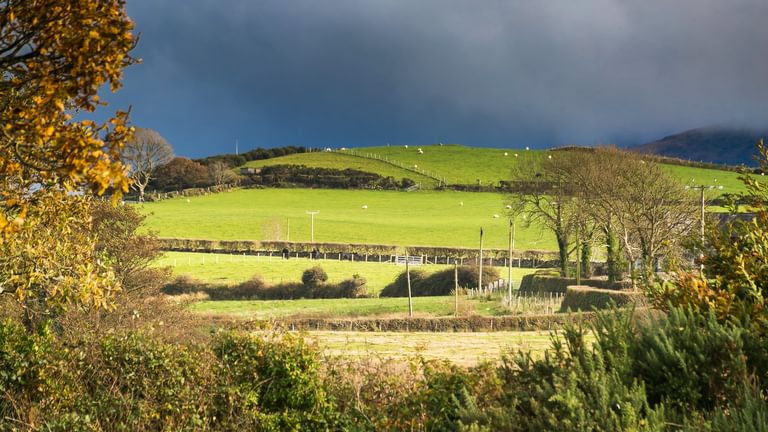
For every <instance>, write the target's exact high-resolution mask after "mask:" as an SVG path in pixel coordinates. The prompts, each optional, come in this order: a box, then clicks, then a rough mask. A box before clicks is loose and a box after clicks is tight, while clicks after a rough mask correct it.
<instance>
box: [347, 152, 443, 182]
mask: <svg viewBox="0 0 768 432" xmlns="http://www.w3.org/2000/svg"><path fill="white" fill-rule="evenodd" d="M338 151H339V152H340V153H344V154H348V155H352V156H357V157H361V158H365V159H375V160H378V161H381V162H384V163H386V164H389V165H392V166H395V167H398V168H401V169H404V170H406V171H410V172H414V173H416V174H421V175H423V176H425V177H429V178H431V179H433V180H436V181H437V183H438V185H445V184H448V183H447V180H446V178H445V177H443V176H440V175H438V174H437V173H435V172H432V171H429V170H425V169H421V168H419V167H418V166H416V165H408V164H405V163H403V162H400V161H398V160H395V159H390V158H388V157H387V156H382V155H380V154H377V153H368V152H360V151H357V150H338Z"/></svg>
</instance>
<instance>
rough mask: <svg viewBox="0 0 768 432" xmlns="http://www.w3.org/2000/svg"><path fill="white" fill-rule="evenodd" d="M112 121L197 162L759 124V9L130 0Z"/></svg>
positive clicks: (663, 3)
mask: <svg viewBox="0 0 768 432" xmlns="http://www.w3.org/2000/svg"><path fill="white" fill-rule="evenodd" d="M128 13H129V15H131V17H132V18H133V19H134V20H135V22H136V28H137V31H138V32H140V34H141V39H140V42H139V45H138V47H137V49H136V51H135V54H136V56H137V57H140V58H141V59H142V64H140V65H136V66H132V67H130V68H129V69H128V70H126V74H125V81H124V84H125V86H124V88H123V89H122V90H121V91H120V92H119V93H118V94H116V95H110V96H109V98H108V99H109V100H110V102H111V104H110V107H111V108H122V107H126V106H128V105H130V106H132V119H133V123H134V124H135V125H137V126H142V127H148V128H152V129H155V130H157V131H158V132H160V133H161V134H162V135H163V136H165V137H166V139H168V141H169V142H170V143H171V144H172V145H173V146H174V148H175V149H176V152H177V154H180V155H184V156H189V157H199V156H204V155H209V154H217V153H225V152H228V153H232V152H234V143H235V140H236V139H237V140H239V143H240V150H241V151H244V150H247V149H250V148H254V147H272V146H282V145H303V146H313V147H314V146H332V147H339V146H346V147H357V146H368V145H384V144H386V143H388V142H389V143H392V144H398V143H399V144H402V143H419V144H427V143H436V142H444V143H461V144H465V145H472V146H484V147H524V146H526V145H528V146H531V147H549V146H557V145H564V144H595V143H618V144H622V145H627V144H633V143H641V142H645V141H649V140H653V139H656V138H659V137H661V136H663V135H665V134H669V133H674V132H679V131H683V130H685V129H689V128H694V127H700V126H707V125H713V124H728V125H737V126H751V127H765V126H766V125H768V121H767V120H768V119H766V112H767V111H766V100H767V98H766V97H767V96H768V84H767V81H766V80H768V55H766V54H767V53H768V24H766V22H768V1H766V0H743V1H742V0H673V1H670V0H579V1H574V0H475V1H471V0H270V1H268V0H128Z"/></svg>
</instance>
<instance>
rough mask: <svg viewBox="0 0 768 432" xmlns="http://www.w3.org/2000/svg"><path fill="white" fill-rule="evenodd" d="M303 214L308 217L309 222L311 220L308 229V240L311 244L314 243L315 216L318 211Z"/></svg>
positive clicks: (308, 211)
mask: <svg viewBox="0 0 768 432" xmlns="http://www.w3.org/2000/svg"><path fill="white" fill-rule="evenodd" d="M305 213H306V214H308V215H309V216H310V220H311V222H310V228H309V232H310V239H311V242H312V243H314V242H315V215H316V214H318V213H320V210H307V211H306V212H305Z"/></svg>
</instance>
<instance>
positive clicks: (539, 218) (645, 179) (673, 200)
mask: <svg viewBox="0 0 768 432" xmlns="http://www.w3.org/2000/svg"><path fill="white" fill-rule="evenodd" d="M522 162H523V163H519V164H517V166H516V167H515V168H514V169H513V171H512V175H511V179H510V182H509V187H510V191H511V192H510V195H509V203H510V207H511V210H510V214H511V216H512V217H515V218H516V217H518V216H520V215H522V216H523V217H524V221H525V223H526V224H528V225H530V224H532V223H534V222H537V223H539V224H541V225H542V226H544V227H546V228H547V229H548V230H550V231H551V232H552V233H553V234H554V235H555V238H556V239H557V245H558V250H559V255H560V261H561V269H560V271H561V273H562V274H563V275H567V274H568V273H569V272H570V269H569V265H568V263H569V258H570V256H571V254H572V253H575V255H576V262H577V271H578V270H582V271H581V273H588V271H589V268H588V266H589V262H590V261H591V259H590V258H591V250H592V247H594V246H595V245H597V244H599V243H602V244H603V245H604V246H605V254H606V259H607V263H608V266H607V267H608V276H609V279H611V280H612V281H613V280H617V279H621V278H622V276H623V272H624V269H625V268H626V263H627V262H628V263H629V266H630V270H631V271H632V273H634V271H635V270H640V273H641V274H643V275H646V276H647V275H649V274H650V272H651V271H652V270H653V269H654V268H656V267H657V266H658V265H659V262H660V260H661V259H662V258H663V257H669V256H674V255H675V254H677V253H679V252H680V251H681V245H682V243H683V241H684V240H685V239H687V238H688V236H689V235H690V234H691V232H692V229H693V228H694V227H695V226H696V223H697V222H698V218H697V217H696V214H697V209H698V206H697V204H696V202H695V200H694V199H693V197H692V196H690V194H689V192H687V191H686V190H685V188H684V187H683V185H681V184H680V183H679V181H677V180H676V179H674V178H673V177H671V176H670V175H669V174H667V173H666V172H665V171H664V170H663V169H662V168H661V167H660V166H659V165H658V164H656V163H653V162H651V161H648V160H646V159H645V158H644V157H643V156H642V155H638V154H636V153H632V152H628V151H624V150H620V149H616V148H612V147H603V148H597V149H590V150H588V151H586V150H580V149H574V150H570V151H567V152H566V151H562V152H556V153H553V154H552V155H549V156H548V157H547V158H541V159H540V158H537V159H531V160H529V161H522ZM636 263H640V267H639V268H637V266H636Z"/></svg>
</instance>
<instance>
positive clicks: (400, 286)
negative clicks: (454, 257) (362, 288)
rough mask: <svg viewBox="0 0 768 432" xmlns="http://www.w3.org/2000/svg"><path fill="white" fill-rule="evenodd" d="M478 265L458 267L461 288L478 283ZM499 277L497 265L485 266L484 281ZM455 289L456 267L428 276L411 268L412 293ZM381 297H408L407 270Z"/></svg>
mask: <svg viewBox="0 0 768 432" xmlns="http://www.w3.org/2000/svg"><path fill="white" fill-rule="evenodd" d="M479 272H480V271H479V269H478V267H469V266H461V267H459V268H458V281H459V287H460V288H475V287H477V283H478V275H479ZM498 278H499V273H498V271H497V270H496V268H495V267H483V281H485V282H490V281H493V280H496V279H498ZM454 289H455V282H454V269H446V270H441V271H438V272H435V273H432V274H431V275H429V276H427V275H426V273H425V272H424V271H423V270H421V269H415V270H411V295H413V296H414V297H423V296H444V295H449V294H451V293H452V292H453V290H454ZM379 296H380V297H407V296H408V284H407V279H406V274H405V272H403V273H401V274H400V275H398V276H397V278H395V280H394V282H392V283H391V284H389V285H387V286H385V287H384V289H383V290H382V291H381V293H380V294H379Z"/></svg>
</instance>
